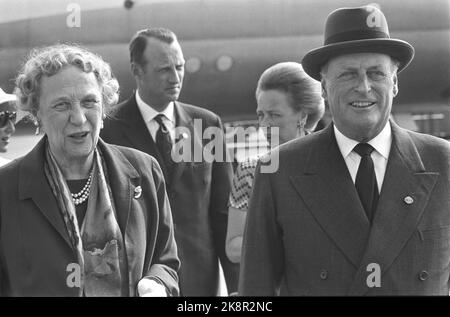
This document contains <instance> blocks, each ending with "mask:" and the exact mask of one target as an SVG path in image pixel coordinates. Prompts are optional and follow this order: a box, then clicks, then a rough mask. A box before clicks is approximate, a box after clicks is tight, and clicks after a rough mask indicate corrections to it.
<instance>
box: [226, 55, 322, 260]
mask: <svg viewBox="0 0 450 317" xmlns="http://www.w3.org/2000/svg"><path fill="white" fill-rule="evenodd" d="M256 101H257V104H258V106H257V109H256V114H257V117H258V123H259V126H260V127H262V128H263V132H264V134H265V136H266V139H267V141H268V142H269V145H270V147H271V148H273V147H275V146H277V145H279V144H282V143H285V142H288V141H290V140H292V139H294V138H298V137H303V136H305V135H307V134H309V133H311V132H313V131H314V129H315V127H316V125H317V122H318V121H319V120H320V118H321V117H322V115H323V113H324V109H325V107H324V102H323V99H322V96H321V85H320V83H319V82H318V81H316V80H314V79H312V78H311V77H309V76H308V75H307V74H306V73H305V72H304V70H303V67H302V65H301V64H299V63H293V62H285V63H279V64H276V65H273V66H271V67H269V68H268V69H267V70H265V71H264V72H263V74H262V75H261V77H260V79H259V81H258V85H257V88H256ZM271 128H276V129H271ZM256 164H257V160H256V159H253V160H246V161H244V162H242V163H241V164H239V165H238V167H237V169H236V172H235V175H234V179H233V185H232V188H231V193H230V198H229V202H228V206H229V212H228V228H227V238H226V248H225V250H226V252H227V256H228V257H229V259H230V260H231V261H232V262H235V263H239V262H240V261H241V249H242V238H243V234H244V227H245V219H246V216H247V214H246V213H247V210H248V207H249V205H248V204H249V201H250V196H251V192H252V186H253V179H254V174H255V169H256Z"/></svg>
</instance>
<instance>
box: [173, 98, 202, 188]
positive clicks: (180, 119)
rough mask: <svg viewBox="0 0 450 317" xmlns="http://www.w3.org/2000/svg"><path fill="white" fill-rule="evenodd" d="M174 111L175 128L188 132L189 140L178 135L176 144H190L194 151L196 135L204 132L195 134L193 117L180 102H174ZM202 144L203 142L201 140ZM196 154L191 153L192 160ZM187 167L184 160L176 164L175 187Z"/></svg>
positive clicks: (174, 172)
mask: <svg viewBox="0 0 450 317" xmlns="http://www.w3.org/2000/svg"><path fill="white" fill-rule="evenodd" d="M174 105H175V107H174V109H175V119H176V123H175V126H176V128H177V129H179V131H180V132H183V130H186V133H187V134H188V135H187V138H189V139H183V140H182V138H183V134H181V135H178V134H177V133H176V140H175V142H174V143H177V142H179V141H181V142H188V143H189V145H190V149H191V151H193V150H194V147H193V144H192V142H196V138H195V136H196V134H198V133H200V135H201V133H202V131H197V132H196V133H194V124H193V122H192V118H191V116H190V115H189V114H188V113H187V112H186V110H184V108H183V107H182V106H181V105H180V104H179V103H178V102H174ZM200 142H201V140H200ZM193 155H194V153H193V152H191V156H190V157H191V158H192V157H193ZM185 167H186V162H185V161H184V160H182V161H181V162H178V163H176V164H175V167H174V171H173V173H172V179H171V182H170V184H171V185H173V184H175V183H176V181H177V180H178V179H179V178H180V176H181V174H182V173H183V170H184V168H185Z"/></svg>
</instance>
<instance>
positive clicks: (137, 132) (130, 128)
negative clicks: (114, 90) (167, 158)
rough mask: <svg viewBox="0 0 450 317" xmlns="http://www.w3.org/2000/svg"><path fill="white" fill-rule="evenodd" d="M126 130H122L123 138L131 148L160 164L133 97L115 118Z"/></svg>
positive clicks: (160, 159) (155, 148) (154, 146)
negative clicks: (153, 158) (147, 155)
mask: <svg viewBox="0 0 450 317" xmlns="http://www.w3.org/2000/svg"><path fill="white" fill-rule="evenodd" d="M115 117H116V118H117V119H118V120H119V121H120V122H122V124H124V125H126V126H127V128H126V129H124V130H123V132H124V135H125V137H126V138H127V139H128V141H129V142H130V144H131V145H132V146H131V147H133V148H135V149H138V150H140V151H142V152H145V153H147V154H150V155H151V156H153V157H155V158H156V159H157V160H158V162H159V163H160V164H161V162H162V157H161V155H160V153H159V151H158V148H157V147H156V144H155V142H154V141H153V138H152V136H151V135H150V132H149V131H148V128H147V125H146V124H145V122H144V119H143V118H142V115H141V112H140V111H139V108H138V105H137V103H136V97H135V95H133V96H132V97H131V98H130V99H129V100H128V101H127V103H126V105H125V106H124V107H123V108H122V109H121V110H120V112H119V113H118V114H116V116H115Z"/></svg>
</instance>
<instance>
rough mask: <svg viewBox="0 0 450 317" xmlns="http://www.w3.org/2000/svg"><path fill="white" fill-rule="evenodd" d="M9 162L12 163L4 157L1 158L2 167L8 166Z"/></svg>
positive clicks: (0, 164)
mask: <svg viewBox="0 0 450 317" xmlns="http://www.w3.org/2000/svg"><path fill="white" fill-rule="evenodd" d="M9 162H11V161H10V160H8V159H5V158H3V157H0V166H3V165H5V164H8V163H9Z"/></svg>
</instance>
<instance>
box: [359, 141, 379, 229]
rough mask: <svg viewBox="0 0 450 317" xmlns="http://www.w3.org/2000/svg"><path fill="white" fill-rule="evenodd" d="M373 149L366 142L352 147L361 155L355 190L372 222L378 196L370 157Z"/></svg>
mask: <svg viewBox="0 0 450 317" xmlns="http://www.w3.org/2000/svg"><path fill="white" fill-rule="evenodd" d="M373 150H374V148H373V147H372V146H371V145H370V144H367V143H359V144H358V145H357V146H355V148H354V149H353V151H355V152H356V153H358V154H359V156H361V163H359V168H358V173H357V174H356V180H355V186H356V191H357V192H358V195H359V199H360V200H361V203H362V205H363V207H364V210H365V211H366V215H367V218H368V219H369V221H370V222H372V219H373V215H374V213H375V210H376V209H377V204H378V196H379V194H378V185H377V178H376V176H375V169H374V166H373V161H372V157H370V154H371V153H372V152H373Z"/></svg>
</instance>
